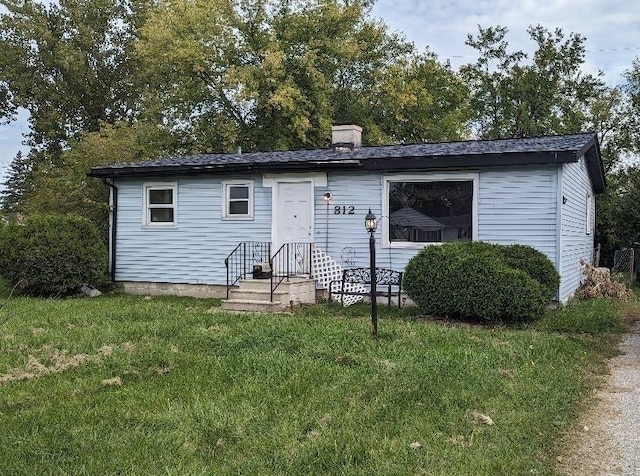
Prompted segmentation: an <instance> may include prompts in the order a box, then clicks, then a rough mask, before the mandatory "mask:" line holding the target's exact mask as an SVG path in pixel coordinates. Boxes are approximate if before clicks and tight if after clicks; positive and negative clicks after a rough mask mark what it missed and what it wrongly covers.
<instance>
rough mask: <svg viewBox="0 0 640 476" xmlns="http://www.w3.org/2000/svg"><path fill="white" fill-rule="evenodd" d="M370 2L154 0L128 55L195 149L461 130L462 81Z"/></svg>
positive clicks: (290, 145)
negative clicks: (356, 132)
mask: <svg viewBox="0 0 640 476" xmlns="http://www.w3.org/2000/svg"><path fill="white" fill-rule="evenodd" d="M370 9H371V2H368V1H361V0H356V1H338V0H331V1H325V0H312V1H291V0H251V1H249V0H245V1H239V2H229V1H222V0H217V1H212V2H183V1H177V0H164V1H161V2H159V4H158V7H157V8H156V9H155V10H154V11H153V13H152V14H151V15H150V16H149V20H148V21H147V23H146V24H145V25H144V27H143V28H142V30H141V41H140V43H139V44H138V50H137V51H138V53H139V54H140V55H141V58H142V62H143V65H144V68H145V69H144V71H145V77H147V78H149V82H150V84H151V87H152V89H153V91H154V92H156V93H157V94H155V95H154V97H153V98H151V99H152V100H157V102H156V103H155V104H154V106H155V107H157V108H158V109H159V111H160V112H161V113H162V116H163V117H164V118H165V121H167V123H168V124H169V125H170V126H171V127H172V128H173V129H174V130H176V129H179V130H181V132H183V133H184V134H185V135H186V137H187V138H188V139H190V140H191V142H192V143H193V144H194V145H193V146H194V147H196V148H198V149H201V150H202V149H204V150H209V151H229V150H232V149H234V148H235V147H236V146H241V147H243V149H246V150H280V149H296V148H308V147H323V146H326V145H327V144H328V140H329V134H330V126H331V124H332V123H357V124H360V125H361V126H362V127H363V128H364V129H365V131H366V134H365V136H364V140H365V141H366V142H367V143H369V144H379V143H388V142H397V141H415V140H444V139H456V138H460V137H461V136H463V135H464V133H465V128H464V122H465V119H466V117H465V116H464V107H463V106H464V101H465V98H466V94H465V93H466V90H465V86H464V84H463V83H462V82H461V81H460V79H459V78H458V77H457V76H456V75H455V74H454V73H453V72H451V71H449V70H448V69H446V68H445V67H444V66H443V65H442V64H440V63H439V62H438V61H437V58H436V57H435V56H434V55H431V54H423V55H421V54H417V53H416V52H415V51H414V48H413V45H411V44H410V43H408V42H406V41H405V40H404V39H402V38H401V37H399V36H398V35H396V34H392V33H389V31H388V28H387V27H386V26H385V25H384V24H383V23H381V22H379V21H375V20H372V19H371V18H370V16H369V14H370Z"/></svg>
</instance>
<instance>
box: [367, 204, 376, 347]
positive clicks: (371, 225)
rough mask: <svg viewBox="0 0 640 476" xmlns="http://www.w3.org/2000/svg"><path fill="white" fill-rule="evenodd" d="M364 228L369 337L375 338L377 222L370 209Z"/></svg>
mask: <svg viewBox="0 0 640 476" xmlns="http://www.w3.org/2000/svg"><path fill="white" fill-rule="evenodd" d="M364 227H365V228H366V230H367V231H368V232H369V258H370V260H369V261H370V263H369V265H370V268H371V271H370V272H371V337H376V336H377V335H378V303H377V301H376V284H377V283H376V281H377V280H376V237H375V235H374V233H375V232H376V228H378V220H376V216H375V215H374V214H373V213H371V208H369V213H367V216H366V217H364Z"/></svg>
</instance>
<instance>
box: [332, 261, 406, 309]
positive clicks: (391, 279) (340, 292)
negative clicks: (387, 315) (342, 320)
mask: <svg viewBox="0 0 640 476" xmlns="http://www.w3.org/2000/svg"><path fill="white" fill-rule="evenodd" d="M375 274H376V276H375V278H376V296H381V297H386V298H387V305H388V306H389V307H391V298H392V297H394V296H395V297H397V298H398V307H402V298H401V295H402V272H400V271H395V270H393V269H386V268H376V272H375ZM347 283H352V284H361V285H363V286H368V287H369V289H366V290H364V291H353V290H349V289H345V285H346V284H347ZM334 296H339V298H338V299H336V300H338V301H340V302H341V303H342V304H343V305H344V296H371V269H370V268H350V269H345V270H344V271H343V272H342V279H336V280H333V281H331V282H330V283H329V300H334Z"/></svg>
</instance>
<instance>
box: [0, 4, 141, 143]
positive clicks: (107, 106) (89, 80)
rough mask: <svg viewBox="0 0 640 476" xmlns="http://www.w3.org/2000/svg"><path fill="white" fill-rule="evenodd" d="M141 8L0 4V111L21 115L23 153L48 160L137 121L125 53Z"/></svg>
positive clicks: (131, 62) (131, 69) (130, 57)
mask: <svg viewBox="0 0 640 476" xmlns="http://www.w3.org/2000/svg"><path fill="white" fill-rule="evenodd" d="M147 3H148V2H146V1H133V0H60V1H58V2H35V1H31V0H29V1H22V0H0V4H1V5H3V6H4V7H5V8H6V9H7V10H8V12H7V13H4V14H2V15H0V51H2V55H0V108H1V107H2V106H1V105H2V104H5V108H7V107H9V108H11V109H13V110H14V109H15V108H24V109H26V110H27V111H28V112H29V115H30V117H29V121H30V126H31V128H30V134H29V144H30V145H31V146H34V147H37V148H38V149H40V150H48V151H50V152H54V153H55V152H58V151H60V150H61V149H62V148H63V147H64V146H65V145H66V144H67V141H68V140H69V139H71V138H73V137H75V136H76V135H77V134H78V133H80V132H81V131H97V130H99V128H100V123H101V122H111V123H112V122H115V121H117V120H122V119H128V118H131V117H133V116H135V115H136V114H137V112H138V108H139V95H140V94H139V90H138V88H137V77H136V74H135V70H136V60H135V55H134V50H133V46H134V43H135V40H136V31H137V24H138V23H139V22H140V21H142V19H143V18H144V15H143V13H144V11H145V8H146V4H147ZM3 98H4V101H2V100H3ZM0 111H1V109H0Z"/></svg>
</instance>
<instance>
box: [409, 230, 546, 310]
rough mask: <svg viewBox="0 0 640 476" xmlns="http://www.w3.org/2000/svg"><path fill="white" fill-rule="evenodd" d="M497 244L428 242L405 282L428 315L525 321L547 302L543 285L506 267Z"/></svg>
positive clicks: (412, 295) (410, 262)
mask: <svg viewBox="0 0 640 476" xmlns="http://www.w3.org/2000/svg"><path fill="white" fill-rule="evenodd" d="M498 247H499V246H498V245H491V244H487V243H478V242H454V243H445V244H443V245H441V246H429V247H426V248H424V249H423V250H421V251H420V252H419V253H418V254H417V255H416V256H414V257H413V258H412V259H411V260H410V261H409V263H408V264H407V267H406V270H405V274H404V279H403V286H404V289H405V291H406V292H407V294H408V295H409V297H410V298H411V299H412V300H413V302H415V303H416V305H418V307H420V309H421V310H422V312H424V313H426V314H432V315H439V316H455V317H472V316H473V317H480V318H482V319H485V320H495V321H498V320H500V321H520V320H528V319H532V318H534V317H537V316H539V315H540V314H542V312H543V310H544V306H545V304H546V303H547V302H548V299H547V298H546V294H545V291H544V289H543V286H542V285H541V284H540V283H538V282H537V281H536V280H535V279H534V278H532V277H531V276H530V275H529V274H527V273H526V272H525V271H523V270H520V269H514V268H512V267H510V266H508V265H507V264H506V263H505V261H504V260H503V259H502V257H501V254H500V252H498V251H496V248H498Z"/></svg>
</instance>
